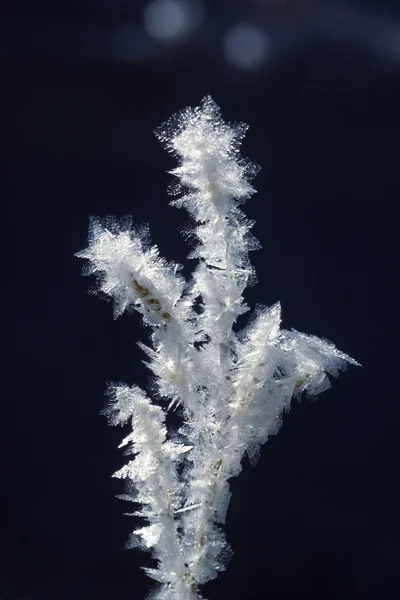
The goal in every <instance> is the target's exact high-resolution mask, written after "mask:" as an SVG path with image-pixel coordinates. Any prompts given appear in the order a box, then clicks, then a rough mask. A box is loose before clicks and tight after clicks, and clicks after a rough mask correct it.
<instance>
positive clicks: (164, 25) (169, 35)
mask: <svg viewBox="0 0 400 600" xmlns="http://www.w3.org/2000/svg"><path fill="white" fill-rule="evenodd" d="M143 17H144V26H145V29H146V31H147V33H148V35H149V36H150V37H152V38H154V39H155V40H157V41H161V42H176V41H180V40H182V38H186V37H187V36H188V35H190V34H191V33H193V31H194V30H195V29H197V27H198V26H199V24H200V23H201V21H202V17H203V10H202V5H201V4H200V2H197V1H196V0H155V1H154V2H150V3H149V4H148V5H147V6H146V8H145V10H144V15H143Z"/></svg>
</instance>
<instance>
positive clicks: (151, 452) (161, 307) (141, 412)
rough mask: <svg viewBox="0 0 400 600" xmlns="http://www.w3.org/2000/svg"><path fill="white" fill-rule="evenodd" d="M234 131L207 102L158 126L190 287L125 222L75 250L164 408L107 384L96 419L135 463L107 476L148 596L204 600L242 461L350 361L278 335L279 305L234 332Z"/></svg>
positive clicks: (218, 562)
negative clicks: (113, 430)
mask: <svg viewBox="0 0 400 600" xmlns="http://www.w3.org/2000/svg"><path fill="white" fill-rule="evenodd" d="M246 129H247V125H245V124H243V123H239V124H235V125H232V124H229V123H225V122H224V121H223V120H222V118H221V114H220V110H219V108H218V106H217V105H216V104H215V103H214V102H213V100H212V99H211V98H210V97H209V96H207V97H206V98H204V100H203V102H202V104H201V105H200V106H198V107H196V108H187V109H185V110H183V111H181V112H180V113H178V114H177V115H175V116H173V117H172V118H171V119H169V120H168V121H167V122H166V123H164V124H163V125H161V127H160V128H158V129H157V131H156V135H157V137H158V138H159V139H160V140H161V141H162V142H163V143H164V145H165V147H166V148H167V150H168V151H170V152H171V153H172V154H173V155H174V156H175V157H176V158H177V159H178V161H179V164H178V166H177V167H176V168H175V169H173V171H171V173H172V174H173V175H174V176H175V178H176V180H177V181H178V183H177V184H176V185H175V188H174V190H173V193H181V196H180V197H179V198H176V199H175V200H173V201H172V202H171V204H172V205H173V206H176V207H178V208H181V207H184V208H186V210H187V211H188V212H189V214H190V215H191V216H192V217H193V219H194V221H195V223H194V225H193V226H192V227H191V228H189V227H187V229H186V231H185V234H186V235H187V237H188V238H196V242H197V245H196V246H195V247H194V249H193V250H192V252H191V253H190V254H189V257H188V258H192V259H198V261H199V263H198V265H197V267H196V268H195V270H194V272H193V273H192V277H191V280H190V281H189V282H188V283H187V282H186V281H185V279H184V278H183V277H182V276H181V275H180V274H179V273H178V272H179V271H180V269H181V267H180V265H178V264H173V263H171V264H168V263H167V262H166V261H165V260H164V259H163V258H161V257H160V256H159V253H158V249H157V247H156V246H151V245H150V243H149V234H148V229H147V228H143V227H142V228H138V227H132V224H131V222H130V221H129V220H125V221H124V222H121V223H119V222H118V221H117V220H115V219H110V218H109V219H105V220H103V221H101V220H98V219H92V221H91V227H90V236H89V247H88V248H87V249H86V250H84V251H82V252H79V253H78V256H80V257H81V258H86V259H88V260H89V265H88V267H87V268H86V270H85V273H86V274H91V273H94V274H96V275H97V276H98V280H99V290H100V291H101V292H102V293H103V294H105V295H107V296H108V297H110V298H112V299H113V300H114V314H115V316H118V315H119V314H121V313H122V312H123V311H124V310H128V311H130V310H131V309H132V308H135V309H136V310H137V311H138V312H139V313H141V315H142V317H143V320H144V323H145V324H146V325H148V326H150V327H151V329H152V333H151V336H150V343H151V345H145V344H143V343H139V346H140V347H141V348H142V350H143V351H144V352H145V354H146V355H147V358H148V359H149V360H148V361H147V362H145V364H146V365H147V366H148V367H149V369H150V370H151V371H152V373H153V375H154V377H153V386H152V389H153V391H154V392H155V393H156V394H157V398H159V399H160V400H162V401H163V402H164V406H165V407H168V408H167V409H166V410H164V409H163V408H161V407H160V406H158V405H156V404H154V403H152V401H151V400H150V398H149V397H148V396H147V395H146V393H145V392H144V391H143V390H141V389H140V388H139V387H137V386H132V387H128V386H126V385H113V386H111V388H110V390H109V395H110V402H109V404H108V405H107V407H106V408H105V409H104V410H103V414H105V415H106V416H107V417H108V419H109V422H110V424H112V425H127V424H129V425H130V426H131V431H130V432H129V433H128V435H126V436H125V437H124V439H123V441H122V442H121V444H120V447H121V448H123V447H126V449H125V451H124V454H131V455H133V460H130V461H129V462H127V463H126V464H125V465H124V466H123V467H122V468H120V469H119V470H118V471H117V472H116V473H114V477H117V478H120V479H124V481H125V485H126V490H125V492H126V493H125V494H122V495H120V496H119V497H120V498H122V499H124V500H128V501H131V502H136V503H139V504H141V505H142V507H141V509H140V510H139V511H135V512H133V513H131V514H132V515H133V516H134V517H138V518H140V519H146V520H147V522H148V523H147V524H146V525H145V526H142V527H141V528H139V529H135V531H134V532H133V533H132V534H131V536H130V539H129V542H128V544H127V547H128V548H133V547H138V546H139V547H140V548H142V549H144V550H148V549H152V552H153V557H154V558H155V559H156V560H157V562H158V565H157V569H148V568H145V569H144V570H145V572H146V573H147V574H148V575H149V576H150V577H151V578H153V579H154V580H156V581H157V582H158V583H159V584H160V586H159V588H158V589H156V590H153V591H152V593H151V594H150V596H149V598H148V600H202V598H203V596H202V595H201V593H200V591H199V586H200V585H202V584H204V583H206V582H207V581H209V580H210V579H213V578H214V577H216V576H217V574H218V572H219V571H223V570H224V569H225V568H226V565H227V562H228V561H229V559H230V556H231V553H232V552H231V550H230V546H229V544H228V543H227V541H226V538H225V534H224V532H223V531H222V529H221V528H220V526H219V525H218V524H223V523H224V522H225V517H226V511H227V508H228V505H229V501H230V496H231V492H230V489H229V483H228V481H229V479H230V478H231V477H235V476H237V475H238V474H239V473H240V471H241V469H242V464H241V461H242V458H243V454H244V453H245V452H247V455H248V457H249V460H250V463H251V464H252V465H253V466H254V465H255V464H256V462H257V460H258V457H259V454H260V448H261V446H262V444H264V443H265V442H266V441H267V440H268V438H269V437H270V436H271V435H274V434H276V433H277V431H278V430H279V428H280V426H281V424H282V419H281V415H282V413H283V412H284V411H287V410H289V408H290V403H291V401H292V398H293V397H297V398H299V397H300V396H301V395H302V394H303V393H304V395H307V396H316V394H319V393H320V392H322V391H324V390H326V389H328V387H329V386H330V382H329V379H328V376H337V375H338V374H339V372H340V371H341V370H343V369H345V368H346V367H347V365H348V364H352V365H358V364H359V363H358V362H357V361H355V360H354V359H352V358H350V357H349V356H348V355H346V354H344V353H343V352H340V351H339V350H338V349H337V348H336V347H335V346H334V345H333V344H332V343H331V342H328V341H327V340H323V339H319V338H317V337H315V336H312V335H307V334H304V333H300V332H298V331H296V330H294V329H292V330H291V331H285V330H282V329H281V307H280V304H279V302H277V303H275V304H274V305H273V306H271V307H266V306H262V305H257V306H256V309H255V311H254V313H253V315H252V317H251V319H250V321H249V323H248V325H247V326H246V327H245V328H244V329H243V330H242V331H240V332H239V333H236V332H235V331H234V330H233V325H234V323H235V322H236V320H237V318H238V317H239V316H240V315H243V314H244V313H246V312H247V311H248V310H249V308H248V306H247V305H246V303H245V302H244V299H243V291H244V289H245V288H246V286H249V285H254V284H255V282H256V276H255V272H254V269H253V267H252V265H251V264H250V260H249V252H250V251H252V250H257V249H259V248H260V247H261V246H260V244H259V243H258V241H257V240H256V239H255V238H254V237H253V236H252V235H251V234H250V229H251V228H252V227H253V225H254V221H251V220H249V219H247V218H246V216H245V215H244V213H243V212H242V211H241V210H240V208H239V207H240V205H241V204H243V203H244V201H245V200H246V199H248V198H250V197H251V195H252V194H254V192H255V190H254V189H253V187H252V186H251V184H250V181H251V179H252V178H253V177H254V175H255V174H256V172H257V169H258V167H256V166H255V165H253V164H252V163H250V162H249V161H247V160H244V159H243V158H241V157H240V155H239V147H240V144H241V141H242V139H243V136H244V134H245V132H246ZM177 406H179V407H181V408H180V412H178V413H177V414H178V416H179V417H181V419H182V425H181V427H179V428H178V429H177V430H176V431H174V432H173V433H171V432H170V434H169V436H168V431H167V427H166V423H165V417H166V412H167V411H168V410H169V409H171V408H172V407H174V410H175V408H176V407H177Z"/></svg>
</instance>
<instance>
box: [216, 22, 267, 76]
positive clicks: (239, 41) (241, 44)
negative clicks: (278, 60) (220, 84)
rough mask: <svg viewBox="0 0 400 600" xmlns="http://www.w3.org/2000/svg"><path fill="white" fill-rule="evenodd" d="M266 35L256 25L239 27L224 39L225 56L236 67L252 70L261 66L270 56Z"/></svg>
mask: <svg viewBox="0 0 400 600" xmlns="http://www.w3.org/2000/svg"><path fill="white" fill-rule="evenodd" d="M268 46H269V44H268V38H267V35H266V33H265V32H264V31H263V30H262V29H260V28H259V27H255V26H254V25H237V26H236V27H234V28H233V29H231V31H229V32H228V33H227V34H226V36H225V39H224V54H225V58H226V60H227V61H228V62H230V63H231V64H233V65H234V66H235V67H239V68H242V69H252V68H255V67H257V66H259V65H260V64H261V63H262V62H263V61H264V60H265V59H266V57H267V54H268V50H269V48H268Z"/></svg>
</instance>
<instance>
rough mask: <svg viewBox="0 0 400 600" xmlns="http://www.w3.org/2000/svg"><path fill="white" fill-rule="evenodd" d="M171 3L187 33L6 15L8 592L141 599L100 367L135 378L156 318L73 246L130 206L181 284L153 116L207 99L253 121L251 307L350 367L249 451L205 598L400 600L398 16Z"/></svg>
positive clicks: (90, 15)
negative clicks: (278, 318) (92, 275)
mask: <svg viewBox="0 0 400 600" xmlns="http://www.w3.org/2000/svg"><path fill="white" fill-rule="evenodd" d="M167 5H168V3H167V4H164V7H161V8H163V9H165V10H167V9H168V6H169V8H170V9H171V6H172V9H171V10H172V13H173V11H174V10H175V9H176V10H177V11H178V12H177V13H176V14H178V17H177V18H180V17H179V15H180V13H179V10H181V11H183V12H182V14H183V16H185V15H186V17H185V18H187V19H189V21H188V25H187V31H186V33H185V35H183V36H182V35H181V36H180V37H179V36H178V37H177V38H176V39H175V38H174V29H173V27H172V29H170V30H165V28H164V30H163V29H162V28H163V27H164V24H165V23H164V21H165V19H164V21H163V19H161V21H157V19H155V17H154V14H153V13H152V12H151V11H152V10H153V9H154V6H155V7H156V8H157V7H158V8H160V5H159V3H158V5H157V3H156V4H155V5H154V6H153V5H150V3H148V2H144V1H143V2H135V1H134V0H131V2H127V1H124V0H118V1H117V2H116V1H114V2H111V0H102V1H101V2H100V3H99V2H96V3H95V2H85V3H81V2H77V1H76V2H71V1H69V2H65V1H64V0H58V1H57V2H52V3H50V2H48V3H46V2H43V1H42V2H39V1H35V2H32V1H30V2H22V1H19V2H17V1H15V2H14V3H12V4H11V3H10V8H9V9H8V11H7V13H6V14H4V18H3V21H2V25H1V30H2V40H3V41H2V48H1V49H0V60H1V67H2V69H1V70H2V92H1V99H0V103H1V110H0V125H1V132H2V136H1V142H0V143H1V151H2V167H1V178H0V185H1V197H2V204H3V210H4V211H5V214H4V215H3V220H2V235H1V242H2V244H3V249H2V258H3V259H2V271H3V277H2V279H3V293H2V296H1V299H2V304H3V310H2V313H1V315H2V317H1V319H2V321H1V327H2V332H3V334H2V338H3V344H2V353H3V361H2V364H3V367H4V375H3V379H2V382H3V383H2V400H1V403H2V404H1V406H2V418H1V424H0V432H1V459H0V460H1V484H2V495H1V511H0V519H1V539H2V544H1V552H0V598H1V600H55V599H57V600H70V599H71V600H89V599H94V598H96V599H99V600H100V599H103V598H104V599H109V598H113V599H115V600H120V599H121V600H123V599H126V600H127V599H128V598H131V599H135V600H136V599H137V600H140V599H141V598H144V597H145V594H146V590H147V589H148V585H149V583H150V580H149V579H148V578H147V577H146V576H145V575H144V573H143V572H142V571H141V570H140V569H139V566H140V565H145V564H150V563H151V560H150V559H149V558H147V557H146V555H144V554H142V553H141V552H139V551H125V550H124V544H125V542H126V540H127V537H128V534H129V532H130V531H131V530H132V529H133V527H134V524H133V522H132V520H130V519H129V518H128V517H124V516H122V512H124V510H126V509H127V508H128V507H126V506H124V503H123V502H122V501H120V500H117V499H115V498H114V495H115V494H117V493H121V484H120V482H119V481H117V480H113V479H111V478H110V476H111V474H112V473H113V472H114V471H115V470H116V469H117V468H119V466H121V465H122V463H123V460H124V458H123V456H122V454H121V451H119V450H118V449H117V445H118V443H119V441H120V439H121V437H122V431H121V430H117V429H115V430H114V429H112V428H109V427H108V426H107V424H106V420H105V419H104V418H103V417H101V416H100V415H99V412H100V409H101V408H102V406H103V403H104V389H105V382H106V381H126V382H127V383H130V384H131V383H133V382H136V383H138V384H140V385H142V386H145V385H146V379H147V377H148V375H149V371H147V370H146V368H145V366H144V365H143V364H142V363H141V360H142V359H144V358H145V357H144V355H143V354H142V353H141V351H140V350H139V348H137V346H136V345H135V341H136V340H142V341H146V340H147V335H148V332H147V330H145V329H144V328H142V327H141V326H140V321H139V318H138V317H135V316H131V317H127V316H123V317H121V318H119V319H118V320H117V321H113V319H112V308H111V305H110V304H107V303H104V302H102V301H100V300H99V299H97V298H95V297H93V296H90V295H88V294H87V293H86V291H87V289H88V287H89V286H90V285H91V284H92V283H93V282H92V281H90V280H89V279H88V278H83V277H81V268H82V261H80V260H78V259H77V258H74V256H73V254H74V252H77V251H78V250H81V249H82V248H83V247H85V246H86V240H87V229H88V219H89V216H90V215H99V216H105V215H107V214H115V215H118V216H122V215H125V214H131V215H132V216H133V220H134V222H137V223H139V222H148V223H149V224H150V228H151V234H152V241H153V243H157V244H158V246H159V248H160V251H161V254H162V255H164V256H165V257H166V258H167V259H168V260H176V261H178V262H180V263H182V264H183V265H184V267H185V274H186V276H187V277H188V276H189V273H190V272H191V270H192V268H193V266H194V264H195V263H194V262H193V261H188V260H186V258H185V257H186V256H187V254H188V252H189V249H188V247H187V246H186V243H185V242H184V240H183V239H182V237H181V236H180V235H179V233H178V231H177V228H178V227H179V226H180V225H183V224H184V223H185V222H186V221H187V220H188V217H187V215H186V214H185V213H183V211H178V210H176V209H175V208H172V207H169V206H168V204H167V203H168V200H169V198H168V196H167V194H166V188H167V185H168V183H169V182H170V180H171V177H170V176H169V175H167V173H166V171H167V170H168V169H170V168H172V167H173V166H174V162H173V160H172V158H171V157H170V156H169V155H168V154H167V153H166V152H165V151H164V150H163V149H162V147H161V145H160V144H159V142H158V141H157V140H156V138H155V137H154V135H153V133H152V130H153V129H154V127H156V126H157V125H159V124H160V123H161V122H162V121H164V120H165V119H166V118H168V117H169V116H170V115H171V114H173V113H174V112H176V111H177V110H179V109H181V108H183V107H185V106H187V105H196V104H198V103H199V102H200V101H201V99H202V97H203V96H204V95H206V94H211V96H212V97H213V98H214V100H215V101H216V102H217V103H218V104H219V105H220V107H221V110H222V114H223V116H224V118H225V119H226V120H230V121H234V120H241V121H245V122H247V123H248V124H249V125H250V129H249V131H248V134H247V136H246V139H245V141H244V144H243V154H244V155H245V156H248V157H249V158H250V159H251V160H253V161H255V162H257V163H259V164H260V165H261V166H262V171H261V172H260V174H259V175H258V176H257V177H256V179H255V180H254V185H255V187H256V188H257V190H258V194H257V195H256V196H254V197H253V198H252V199H251V200H249V201H248V202H247V204H246V205H245V207H244V210H245V212H246V214H247V215H248V216H249V217H250V218H253V219H256V221H257V223H256V225H255V227H254V228H253V230H252V231H253V233H254V235H255V236H256V237H257V238H258V239H259V240H260V242H261V243H262V245H263V249H262V250H260V251H258V252H254V253H252V255H251V258H252V262H253V264H254V265H255V267H256V270H257V276H258V280H259V283H258V284H257V286H256V287H254V288H251V289H249V290H248V291H247V292H246V299H247V301H248V303H249V304H250V306H251V307H254V305H255V303H257V302H260V303H263V304H268V305H270V304H272V303H274V302H276V301H277V300H280V301H281V303H282V308H283V318H284V322H283V326H284V327H286V328H290V327H294V328H296V329H298V330H300V331H305V332H307V333H313V334H315V335H318V336H323V337H326V338H328V339H330V340H332V341H333V342H334V343H335V344H336V345H337V346H338V347H339V348H340V349H341V350H343V351H344V352H346V353H348V354H350V355H351V356H353V357H354V358H356V359H357V360H358V361H359V362H361V363H362V365H363V367H362V368H356V367H351V368H350V369H349V371H347V372H346V373H345V374H343V375H342V376H340V377H339V379H338V380H335V381H334V383H333V388H332V389H331V390H330V391H328V392H325V393H324V394H322V395H321V397H320V399H319V401H318V402H317V403H310V402H308V401H304V402H302V403H301V404H297V403H296V404H295V405H294V406H293V409H292V411H291V412H290V413H289V414H288V415H287V416H285V417H284V425H283V427H282V429H281V430H280V432H279V434H278V435H277V436H276V437H274V438H272V439H271V440H270V441H269V442H268V444H267V445H266V446H265V447H264V448H263V451H262V456H261V459H260V461H259V463H258V465H257V467H256V468H255V469H254V470H252V469H251V468H250V466H249V464H248V462H247V461H246V460H244V461H243V465H244V466H243V472H242V474H241V475H240V477H239V478H238V479H236V480H233V481H232V490H233V496H232V500H231V504H230V508H229V511H228V517H227V524H226V531H227V536H228V540H229V541H230V543H231V545H232V547H233V550H234V558H233V560H232V561H231V563H230V564H229V566H228V570H227V571H226V573H224V574H221V575H220V576H219V577H218V579H217V580H215V581H214V582H211V583H210V584H209V585H207V586H206V587H205V588H204V592H205V595H206V597H207V598H209V599H210V600H212V599H214V598H220V599H221V598H230V599H231V600H256V599H257V600H259V599H260V598H268V599H269V600H274V599H283V598H294V597H296V599H298V600H300V599H303V598H304V599H305V598H307V600H311V599H318V600H325V599H330V600H333V599H335V600H336V599H340V600H344V599H354V598H357V599H358V598H360V599H361V598H368V599H375V598H377V597H386V598H397V597H398V596H399V594H400V582H399V578H398V573H399V567H400V558H399V556H400V553H399V542H398V540H399V535H400V520H399V512H398V506H399V502H400V493H399V488H398V482H397V480H398V472H399V456H400V453H399V445H398V439H399V432H400V425H399V422H400V409H399V405H398V380H397V371H398V367H397V364H396V358H397V354H398V343H397V339H398V337H397V334H396V331H395V330H396V324H397V321H398V319H397V313H395V304H396V298H397V295H396V293H397V290H396V285H397V280H398V271H397V264H398V261H397V259H396V258H395V257H396V256H397V237H398V235H397V233H398V232H397V229H398V220H397V217H396V208H397V203H398V197H399V193H400V178H399V174H398V173H399V160H400V150H399V148H400V146H399V128H400V121H399V112H398V107H399V102H400V79H399V72H400V52H399V45H398V39H399V37H398V36H399V35H400V21H399V19H400V15H399V11H398V9H397V8H396V6H395V3H394V2H392V3H390V2H386V3H384V2H377V1H376V2H372V1H371V2H368V4H367V3H365V2H364V3H361V2H355V1H354V2H350V1H349V0H348V1H346V0H343V2H342V4H340V5H338V4H334V3H332V2H330V3H328V2H323V1H322V2H320V3H316V2H312V1H308V2H307V1H305V0H303V1H300V0H298V1H295V0H286V2H285V1H283V0H281V1H279V0H276V1H275V2H272V1H271V2H267V1H265V2H262V1H261V0H260V1H258V2H256V1H253V2H252V1H250V0H248V1H245V0H243V1H242V2H238V1H232V0H231V1H230V2H217V1H214V2H212V1H209V2H203V3H200V2H198V3H194V2H193V3H190V2H189V4H186V5H185V4H184V3H183V4H182V3H179V2H178V3H176V2H175V4H174V3H172V4H171V3H169V5H168V6H167ZM189 5H190V6H189ZM168 10H169V9H168ZM168 10H167V13H165V14H166V15H167V16H168V14H172V13H168ZM185 10H186V11H187V12H186V13H185V12H184V11H185ZM153 12H154V11H153ZM175 12H176V11H175ZM173 14H175V13H173ZM182 14H181V16H182ZM152 15H153V16H152ZM188 15H189V17H188ZM156 16H157V15H156ZM154 19H155V20H154ZM190 19H191V21H190ZM160 22H161V25H160ZM173 25H174V23H172V26H173ZM175 25H176V23H175ZM157 27H158V29H157ZM160 27H161V30H160ZM167 29H168V28H167ZM171 31H172V34H171ZM168 35H170V39H168V40H167V39H166V38H165V36H168ZM157 36H158V38H157ZM160 36H161V38H160ZM162 36H164V37H162ZM171 36H172V37H171ZM235 36H236V37H235ZM240 36H242V37H240ZM246 36H247V37H246ZM396 44H397V45H396ZM244 322H245V319H243V323H244ZM243 323H242V324H243Z"/></svg>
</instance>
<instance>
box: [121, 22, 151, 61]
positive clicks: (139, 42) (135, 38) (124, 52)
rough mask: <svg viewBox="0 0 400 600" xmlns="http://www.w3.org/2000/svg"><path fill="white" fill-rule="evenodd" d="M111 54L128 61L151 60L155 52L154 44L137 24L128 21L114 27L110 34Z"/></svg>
mask: <svg viewBox="0 0 400 600" xmlns="http://www.w3.org/2000/svg"><path fill="white" fill-rule="evenodd" d="M110 46H111V52H112V54H113V55H114V56H115V57H116V58H118V59H120V60H125V61H128V62H136V61H143V60H151V59H153V58H154V56H155V54H156V48H155V45H154V44H153V43H152V41H151V40H150V39H149V38H148V36H147V35H146V34H145V32H144V31H143V29H142V28H141V27H139V26H138V25H135V24H133V23H129V24H127V25H122V26H121V27H116V28H115V29H114V30H113V31H112V33H111V36H110Z"/></svg>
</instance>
